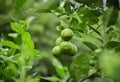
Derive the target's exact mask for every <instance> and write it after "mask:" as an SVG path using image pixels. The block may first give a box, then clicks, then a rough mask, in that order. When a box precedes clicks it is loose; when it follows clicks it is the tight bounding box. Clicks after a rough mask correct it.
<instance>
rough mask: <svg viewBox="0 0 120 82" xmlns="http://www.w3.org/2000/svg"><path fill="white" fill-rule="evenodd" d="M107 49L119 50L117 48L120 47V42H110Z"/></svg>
mask: <svg viewBox="0 0 120 82" xmlns="http://www.w3.org/2000/svg"><path fill="white" fill-rule="evenodd" d="M105 47H106V48H113V49H115V48H117V47H120V42H118V41H110V42H108V43H107V44H106V45H105Z"/></svg>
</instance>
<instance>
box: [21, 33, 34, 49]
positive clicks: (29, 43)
mask: <svg viewBox="0 0 120 82" xmlns="http://www.w3.org/2000/svg"><path fill="white" fill-rule="evenodd" d="M22 41H23V42H24V47H26V49H34V43H33V41H32V40H31V35H30V34H29V33H28V32H25V33H23V34H22Z"/></svg>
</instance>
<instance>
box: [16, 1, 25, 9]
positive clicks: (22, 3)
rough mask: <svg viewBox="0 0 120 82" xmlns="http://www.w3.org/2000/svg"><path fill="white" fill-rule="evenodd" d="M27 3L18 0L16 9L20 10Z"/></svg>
mask: <svg viewBox="0 0 120 82" xmlns="http://www.w3.org/2000/svg"><path fill="white" fill-rule="evenodd" d="M26 2H27V0H16V9H20V8H21V7H22V6H23V5H24V4H25V3H26Z"/></svg>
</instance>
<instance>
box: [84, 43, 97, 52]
mask: <svg viewBox="0 0 120 82" xmlns="http://www.w3.org/2000/svg"><path fill="white" fill-rule="evenodd" d="M83 43H84V44H85V45H86V46H88V47H89V48H90V49H91V50H92V51H94V50H95V49H97V47H96V46H95V45H94V44H92V43H89V42H83Z"/></svg>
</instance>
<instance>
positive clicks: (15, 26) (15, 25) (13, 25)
mask: <svg viewBox="0 0 120 82" xmlns="http://www.w3.org/2000/svg"><path fill="white" fill-rule="evenodd" d="M11 28H12V30H13V31H15V32H17V33H19V34H22V33H24V29H23V27H22V26H21V24H19V23H16V22H15V23H11Z"/></svg>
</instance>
